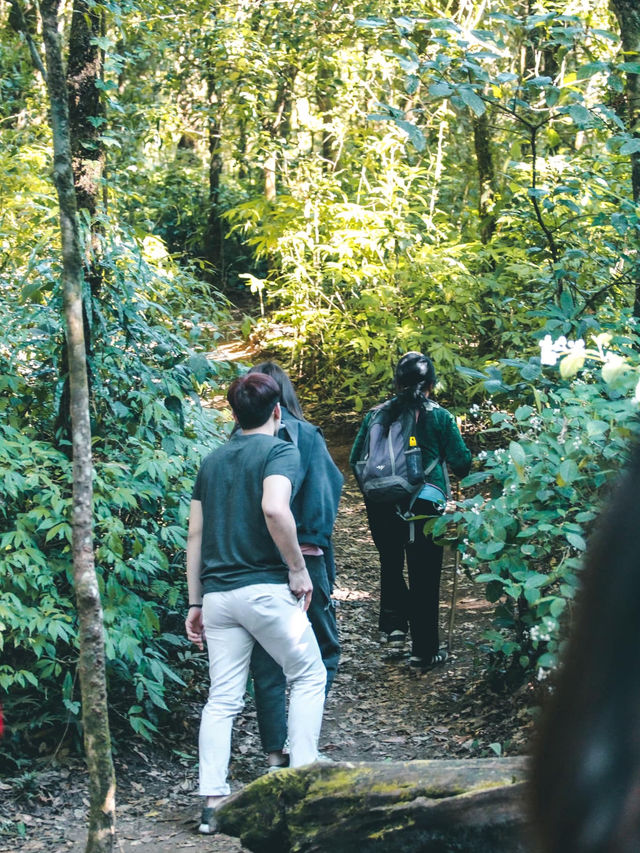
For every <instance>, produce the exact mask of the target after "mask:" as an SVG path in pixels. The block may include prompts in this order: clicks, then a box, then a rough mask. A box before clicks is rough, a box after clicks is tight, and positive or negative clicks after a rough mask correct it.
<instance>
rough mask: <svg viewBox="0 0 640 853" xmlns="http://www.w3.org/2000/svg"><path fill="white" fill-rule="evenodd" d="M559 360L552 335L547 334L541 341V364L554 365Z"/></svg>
mask: <svg viewBox="0 0 640 853" xmlns="http://www.w3.org/2000/svg"><path fill="white" fill-rule="evenodd" d="M557 361H558V354H557V353H556V352H555V350H554V346H553V341H552V340H551V335H545V336H544V338H543V339H542V340H541V341H540V364H550V365H553V364H555V363H556V362H557Z"/></svg>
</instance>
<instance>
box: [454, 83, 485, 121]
mask: <svg viewBox="0 0 640 853" xmlns="http://www.w3.org/2000/svg"><path fill="white" fill-rule="evenodd" d="M458 94H459V95H460V97H461V98H462V100H463V101H464V102H465V104H466V105H467V106H468V107H469V108H470V109H471V110H472V111H473V112H474V113H475V114H476V115H477V116H481V115H483V114H484V113H485V112H486V109H487V108H486V106H485V104H484V101H483V100H482V98H480V97H478V95H476V93H475V92H474V91H473V89H471V88H470V87H468V86H458Z"/></svg>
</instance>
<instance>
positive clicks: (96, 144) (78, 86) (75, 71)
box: [67, 0, 105, 219]
mask: <svg viewBox="0 0 640 853" xmlns="http://www.w3.org/2000/svg"><path fill="white" fill-rule="evenodd" d="M102 15H103V13H102V12H101V11H99V9H98V8H96V7H95V6H94V5H93V4H89V3H88V2H87V0H74V3H73V13H72V16H71V30H70V33H69V60H68V62H67V88H68V92H69V135H70V137H71V157H72V165H73V183H74V186H75V190H76V199H77V205H78V208H79V209H80V210H86V211H88V213H89V215H90V217H91V218H92V219H93V217H94V216H95V214H96V211H97V207H98V201H99V198H100V182H101V179H102V173H103V170H104V146H103V145H102V143H101V142H100V136H101V134H102V133H103V130H104V128H103V127H102V121H101V119H102V120H103V119H104V114H105V110H104V106H103V104H102V101H101V99H100V90H99V89H98V87H97V86H96V83H97V81H98V80H100V78H101V76H102V51H101V50H100V48H99V47H98V46H97V45H96V44H94V43H93V41H94V39H96V38H98V37H99V36H101V35H102Z"/></svg>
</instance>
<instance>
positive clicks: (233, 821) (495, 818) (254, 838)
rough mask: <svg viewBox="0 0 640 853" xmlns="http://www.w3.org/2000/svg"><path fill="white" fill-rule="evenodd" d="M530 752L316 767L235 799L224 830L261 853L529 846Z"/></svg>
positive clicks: (470, 851) (259, 783) (422, 852)
mask: <svg viewBox="0 0 640 853" xmlns="http://www.w3.org/2000/svg"><path fill="white" fill-rule="evenodd" d="M525 774H526V766H525V762H524V760H523V759H468V760H462V761H408V762H399V761H397V762H379V763H367V764H364V763H363V764H334V765H321V764H315V765H311V766H310V767H305V768H301V769H297V770H283V771H280V772H279V773H272V774H268V775H267V776H263V777H261V778H260V779H257V780H256V781H255V782H253V783H251V784H250V785H248V786H247V787H246V788H244V789H243V790H242V791H240V792H239V793H238V794H235V795H234V796H233V797H231V798H230V799H229V800H228V801H227V803H225V805H224V806H223V808H221V809H220V811H219V813H218V814H219V820H220V828H221V830H222V831H223V832H226V833H228V834H229V835H235V836H238V837H239V838H240V839H241V841H242V844H243V845H244V846H245V847H247V848H248V849H249V850H252V851H254V853H326V851H328V850H330V851H331V853H353V851H354V850H355V851H358V853H398V851H402V853H443V851H453V850H455V851H458V853H525V851H526V850H527V847H526V846H525V843H524V842H523V840H522V838H521V834H522V830H523V829H524V826H525V819H524V815H523V804H524V801H525V794H524V782H523V780H524V778H525Z"/></svg>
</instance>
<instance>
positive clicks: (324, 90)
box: [316, 56, 338, 172]
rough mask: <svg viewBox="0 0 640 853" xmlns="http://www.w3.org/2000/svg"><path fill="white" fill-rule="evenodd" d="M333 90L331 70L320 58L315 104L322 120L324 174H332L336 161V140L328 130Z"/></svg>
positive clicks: (321, 144) (332, 105)
mask: <svg viewBox="0 0 640 853" xmlns="http://www.w3.org/2000/svg"><path fill="white" fill-rule="evenodd" d="M334 90H335V86H334V84H333V73H332V69H331V67H330V66H329V65H328V64H327V62H326V61H325V60H323V58H322V57H321V56H320V57H319V58H318V70H317V72H316V102H317V104H318V112H319V113H320V116H321V118H322V139H321V142H320V146H321V149H320V150H321V153H322V168H323V170H324V171H325V172H333V171H334V170H335V169H336V166H337V162H336V161H337V159H338V152H337V147H336V138H335V135H334V134H333V133H332V131H331V129H330V126H331V114H332V110H333V108H334V98H333V94H334Z"/></svg>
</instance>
